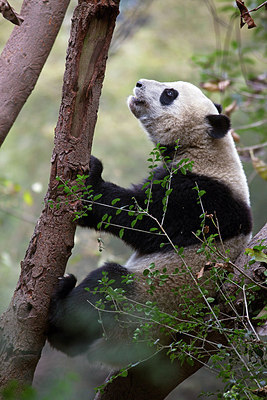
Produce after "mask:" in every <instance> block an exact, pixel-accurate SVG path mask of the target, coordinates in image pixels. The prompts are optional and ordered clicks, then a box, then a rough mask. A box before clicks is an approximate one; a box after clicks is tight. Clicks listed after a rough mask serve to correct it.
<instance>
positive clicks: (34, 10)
mask: <svg viewBox="0 0 267 400" xmlns="http://www.w3.org/2000/svg"><path fill="white" fill-rule="evenodd" d="M69 2H70V0H61V1H57V0H47V1H36V0H24V2H23V5H22V9H21V16H22V17H23V18H24V22H23V23H22V25H21V26H16V27H15V28H14V30H13V32H12V34H11V36H10V38H9V40H8V41H7V43H6V46H5V48H4V50H3V52H2V54H1V57H0V71H1V74H0V88H1V94H0V103H1V109H0V146H1V145H2V143H3V142H4V140H5V138H6V136H7V134H8V132H9V130H10V128H11V126H12V125H13V123H14V121H15V120H16V118H17V116H18V114H19V112H20V110H21V108H22V107H23V105H24V103H25V102H26V100H27V98H28V97H29V95H30V94H31V92H32V90H33V88H34V86H35V84H36V82H37V79H38V78H39V75H40V73H41V70H42V68H43V66H44V64H45V61H46V59H47V57H48V55H49V53H50V50H51V48H52V46H53V44H54V41H55V39H56V36H57V34H58V31H59V28H60V26H61V24H62V21H63V18H64V15H65V13H66V10H67V8H68V5H69Z"/></svg>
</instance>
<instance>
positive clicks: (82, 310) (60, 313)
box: [47, 263, 134, 356]
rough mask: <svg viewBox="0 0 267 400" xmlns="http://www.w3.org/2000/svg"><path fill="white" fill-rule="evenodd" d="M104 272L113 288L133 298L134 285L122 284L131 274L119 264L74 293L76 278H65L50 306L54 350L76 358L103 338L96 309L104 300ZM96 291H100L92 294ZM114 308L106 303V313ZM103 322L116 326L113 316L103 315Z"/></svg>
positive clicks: (100, 271) (109, 266)
mask: <svg viewBox="0 0 267 400" xmlns="http://www.w3.org/2000/svg"><path fill="white" fill-rule="evenodd" d="M103 272H106V273H107V276H108V279H109V280H114V282H113V283H112V284H111V285H110V286H111V287H113V288H118V287H120V288H122V289H124V290H127V295H128V296H131V295H133V294H134V286H133V284H131V283H130V284H128V283H127V284H126V283H124V284H123V283H122V276H124V275H127V274H128V271H127V269H126V268H124V267H122V266H121V265H119V264H115V263H106V264H105V265H104V266H103V267H101V268H98V269H96V270H94V271H92V272H91V273H90V274H89V275H88V276H87V277H86V278H85V279H84V280H83V281H82V282H81V283H80V284H79V285H78V286H77V287H76V288H74V289H73V287H74V286H73V283H74V285H75V282H76V278H75V277H74V276H73V275H66V276H64V277H63V278H61V279H60V281H59V285H58V288H57V290H56V292H55V294H54V296H53V297H52V299H51V303H50V310H49V318H48V330H47V338H48V340H49V342H50V343H51V345H52V346H53V347H55V348H57V349H59V350H61V351H63V352H65V353H67V354H69V355H71V356H73V355H76V354H79V353H81V352H84V351H86V350H87V348H88V346H89V345H90V344H91V343H92V342H93V341H95V340H96V339H98V338H100V337H101V336H102V333H103V329H102V327H101V324H100V323H99V322H98V320H99V313H98V311H97V310H96V308H95V307H94V306H93V305H96V303H97V302H98V301H99V300H100V299H102V300H103V299H104V297H105V296H104V294H103V293H102V294H101V293H99V290H100V289H101V288H103V285H101V284H100V283H99V281H100V280H101V279H102V278H103ZM96 287H98V290H97V291H96V293H93V292H94V291H95V289H96ZM72 289H73V290H72ZM86 289H89V291H88V290H86ZM67 294H68V296H67ZM112 305H113V303H112V302H108V301H105V310H110V311H112V310H113V308H112ZM101 318H102V323H103V325H104V326H108V327H109V329H110V328H112V326H114V324H116V323H117V322H116V321H115V320H114V314H113V313H109V312H105V311H103V312H102V313H101ZM110 330H111V331H112V329H110Z"/></svg>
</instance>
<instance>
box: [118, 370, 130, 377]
mask: <svg viewBox="0 0 267 400" xmlns="http://www.w3.org/2000/svg"><path fill="white" fill-rule="evenodd" d="M120 376H122V377H123V378H125V377H126V376H128V370H127V369H125V370H124V371H122V372H121V373H120Z"/></svg>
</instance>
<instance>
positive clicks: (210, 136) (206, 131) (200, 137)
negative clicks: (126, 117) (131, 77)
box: [128, 79, 230, 148]
mask: <svg viewBox="0 0 267 400" xmlns="http://www.w3.org/2000/svg"><path fill="white" fill-rule="evenodd" d="M128 106H129V108H130V110H131V112H132V113H133V114H134V115H135V117H136V118H137V119H138V120H139V121H140V122H141V124H142V126H143V127H144V129H145V130H146V132H147V133H148V135H149V137H150V139H151V140H152V141H153V142H154V143H155V144H157V143H160V144H162V145H167V146H174V145H176V144H177V141H178V142H179V146H181V147H184V148H186V147H203V146H205V147H206V146H207V145H209V144H210V143H209V142H210V141H212V140H213V141H214V140H217V139H221V138H223V137H225V135H226V134H227V132H228V131H229V129H230V120H229V118H228V117H227V116H225V115H223V114H220V113H221V106H219V105H216V104H214V103H213V102H212V101H211V100H210V99H208V98H207V97H206V96H205V95H204V94H203V93H202V91H201V90H200V89H198V88H197V87H196V86H194V85H192V84H191V83H188V82H182V81H178V82H163V83H161V82H157V81H154V80H147V79H141V80H140V81H138V82H137V84H136V87H135V88H134V96H130V97H129V98H128Z"/></svg>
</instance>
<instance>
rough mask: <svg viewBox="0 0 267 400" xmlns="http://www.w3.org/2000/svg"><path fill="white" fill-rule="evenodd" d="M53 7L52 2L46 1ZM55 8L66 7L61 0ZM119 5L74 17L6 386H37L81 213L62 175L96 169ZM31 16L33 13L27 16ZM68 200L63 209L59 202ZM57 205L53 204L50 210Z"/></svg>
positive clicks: (6, 336) (1, 380)
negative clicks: (63, 188)
mask: <svg viewBox="0 0 267 400" xmlns="http://www.w3.org/2000/svg"><path fill="white" fill-rule="evenodd" d="M42 3H44V4H45V3H46V2H42ZM55 3H61V2H58V1H55ZM118 12H119V0H98V1H97V0H91V1H89V0H80V1H79V5H78V6H77V8H76V9H75V11H74V16H73V21H72V29H71V35H70V41H69V47H68V51H67V60H66V71H65V75H64V84H63V94H62V102H61V107H60V112H59V119H58V123H57V127H56V131H55V148H54V151H53V155H52V165H51V175H50V182H49V187H48V192H47V194H46V197H45V208H44V210H43V212H42V214H41V216H40V218H39V220H38V222H37V224H36V227H35V230H34V233H33V236H32V238H31V241H30V244H29V247H28V250H27V252H26V255H25V259H24V260H23V262H22V263H21V275H20V278H19V281H18V284H17V288H16V290H15V293H14V295H13V298H12V300H11V303H10V305H9V308H8V310H7V311H6V312H5V313H4V314H3V315H2V317H1V320H0V385H1V386H5V385H6V384H7V383H8V382H9V381H10V380H17V381H18V382H19V384H20V385H23V384H25V383H31V381H32V378H33V374H34V371H35V368H36V365H37V362H38V360H39V358H40V354H41V350H42V348H43V345H44V343H45V334H44V332H45V328H46V318H47V311H48V307H49V301H50V297H51V294H52V292H53V288H54V287H55V285H56V283H57V279H58V277H59V276H62V275H63V274H64V271H65V267H66V263H67V261H68V258H69V257H70V255H71V250H72V247H73V239H74V233H75V224H74V223H73V212H74V211H75V210H74V208H76V207H79V204H72V205H71V206H70V205H68V204H65V201H64V200H66V199H64V193H62V192H60V189H58V181H57V179H56V178H57V176H59V177H60V178H62V179H63V180H67V179H69V180H70V184H72V183H74V182H75V179H76V176H77V173H80V174H82V173H84V172H85V171H86V170H88V162H89V156H90V149H91V143H92V138H93V133H94V127H95V123H96V118H97V110H98V106H99V97H100V94H101V89H102V82H103V79H104V73H105V65H106V59H107V54H108V49H109V45H110V41H111V37H112V33H113V29H114V26H115V21H116V16H117V14H118ZM23 16H24V17H25V15H23ZM59 198H61V200H62V204H61V206H60V207H59V208H58V207H56V206H54V207H53V208H51V206H50V205H51V204H54V205H55V204H56V203H57V201H58V199H59ZM49 204H50V205H49Z"/></svg>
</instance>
